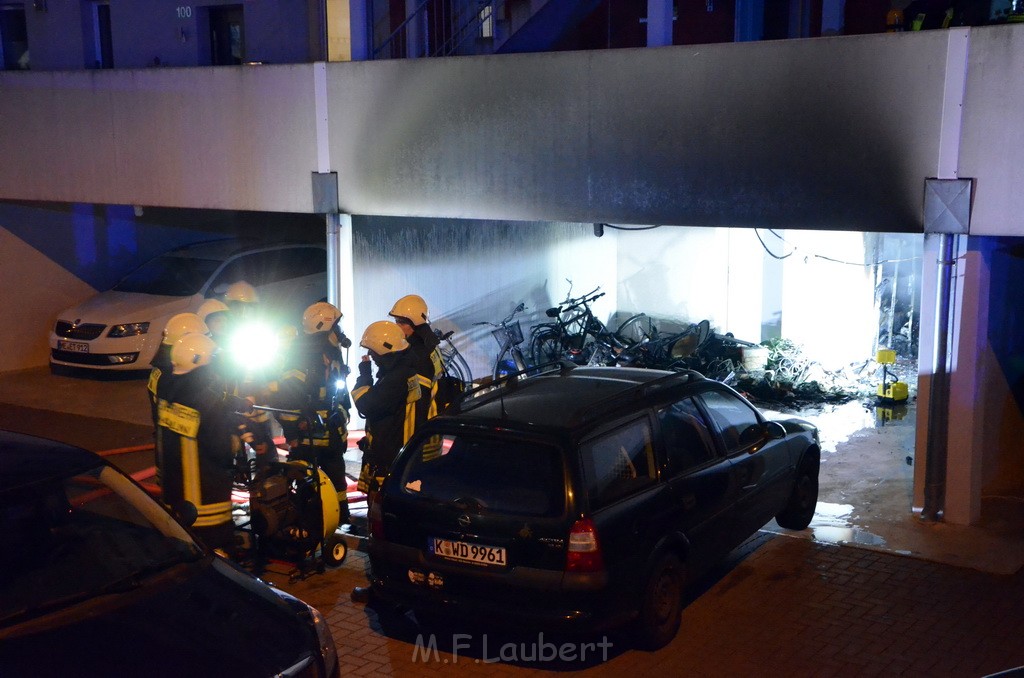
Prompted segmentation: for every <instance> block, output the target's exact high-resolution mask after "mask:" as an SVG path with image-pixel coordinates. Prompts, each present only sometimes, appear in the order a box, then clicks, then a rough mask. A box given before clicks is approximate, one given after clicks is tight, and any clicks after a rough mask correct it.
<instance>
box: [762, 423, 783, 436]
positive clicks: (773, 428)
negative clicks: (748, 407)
mask: <svg viewBox="0 0 1024 678" xmlns="http://www.w3.org/2000/svg"><path fill="white" fill-rule="evenodd" d="M765 433H767V434H768V439H769V440H780V439H782V438H785V437H786V427H785V426H783V425H782V424H780V423H779V422H777V421H769V422H768V423H767V424H766V425H765Z"/></svg>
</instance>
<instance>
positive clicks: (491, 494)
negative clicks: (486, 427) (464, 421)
mask: <svg viewBox="0 0 1024 678" xmlns="http://www.w3.org/2000/svg"><path fill="white" fill-rule="evenodd" d="M404 460H405V465H404V468H402V469H401V470H400V474H399V478H400V482H401V488H402V491H404V492H405V493H407V494H412V495H416V496H418V497H422V498H424V499H429V500H431V501H435V502H440V503H453V502H460V503H463V502H465V503H469V504H475V505H478V506H479V507H481V508H482V509H484V510H487V511H491V512H495V513H505V514H517V515H527V516H550V515H559V514H561V513H562V512H563V511H564V509H565V480H564V478H565V474H564V471H563V465H562V454H561V452H560V450H559V449H558V448H557V447H555V446H554V445H550V444H546V443H543V442H538V441H535V440H526V439H522V438H512V437H509V438H503V437H498V436H488V435H479V434H476V433H471V434H461V433H460V434H453V435H444V436H434V437H431V438H428V439H426V440H424V441H423V442H422V443H421V444H419V445H417V446H416V447H415V448H413V449H411V450H410V451H409V453H408V454H406V455H404Z"/></svg>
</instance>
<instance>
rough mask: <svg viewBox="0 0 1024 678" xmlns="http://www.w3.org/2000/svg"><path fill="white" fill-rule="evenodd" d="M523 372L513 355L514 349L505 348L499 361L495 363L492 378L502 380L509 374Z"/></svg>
mask: <svg viewBox="0 0 1024 678" xmlns="http://www.w3.org/2000/svg"><path fill="white" fill-rule="evenodd" d="M520 371H522V370H521V368H520V367H519V366H518V365H516V361H515V359H514V356H513V355H512V349H511V348H509V347H507V346H506V347H505V348H503V349H502V350H501V353H499V354H498V359H497V360H495V361H494V369H493V370H492V371H491V377H493V378H494V379H495V380H497V379H500V378H501V377H504V376H506V375H509V374H513V373H515V372H520Z"/></svg>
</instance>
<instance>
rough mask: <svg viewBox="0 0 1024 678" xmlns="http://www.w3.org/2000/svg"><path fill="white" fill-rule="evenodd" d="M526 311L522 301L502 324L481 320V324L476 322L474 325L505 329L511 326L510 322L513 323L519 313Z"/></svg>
mask: <svg viewBox="0 0 1024 678" xmlns="http://www.w3.org/2000/svg"><path fill="white" fill-rule="evenodd" d="M525 309H526V304H525V303H524V302H522V301H521V302H519V305H518V306H516V307H515V308H514V309H512V313H510V314H508V315H507V316H505V319H504V320H502V321H501V322H497V323H494V322H491V321H490V320H481V321H480V322H475V323H473V324H474V325H490V326H491V327H505V326H506V325H508V324H509V322H511V321H512V318H515V317H516V314H517V313H519V312H521V311H523V310H525Z"/></svg>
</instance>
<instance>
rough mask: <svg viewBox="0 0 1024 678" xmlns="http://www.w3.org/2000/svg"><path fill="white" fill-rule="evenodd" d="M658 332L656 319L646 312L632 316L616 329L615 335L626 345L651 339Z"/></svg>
mask: <svg viewBox="0 0 1024 678" xmlns="http://www.w3.org/2000/svg"><path fill="white" fill-rule="evenodd" d="M657 334H658V330H657V329H655V327H654V321H653V320H651V318H650V316H648V315H647V314H646V313H637V314H635V315H632V316H630V317H629V318H627V319H626V321H625V322H623V323H622V324H621V325H619V329H617V330H615V337H616V338H617V339H618V340H619V341H621V342H622V343H623V344H625V345H626V346H632V345H633V344H639V343H641V342H643V341H650V340H651V339H653V338H654V337H655V336H656V335H657Z"/></svg>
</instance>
